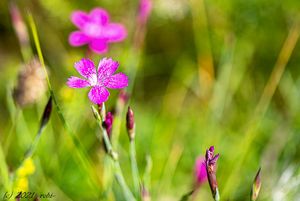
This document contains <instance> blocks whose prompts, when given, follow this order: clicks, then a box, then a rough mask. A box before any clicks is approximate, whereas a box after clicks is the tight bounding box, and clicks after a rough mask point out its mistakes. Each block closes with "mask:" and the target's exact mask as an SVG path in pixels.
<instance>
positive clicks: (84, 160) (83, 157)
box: [28, 12, 98, 190]
mask: <svg viewBox="0 0 300 201" xmlns="http://www.w3.org/2000/svg"><path fill="white" fill-rule="evenodd" d="M28 21H29V25H30V28H31V32H32V35H33V39H34V43H35V47H36V50H37V53H38V57H39V60H40V62H41V65H42V67H43V69H44V72H45V75H46V80H47V83H48V90H49V92H50V95H51V96H52V98H53V102H54V105H55V108H56V111H57V114H58V117H59V119H60V121H61V122H62V124H63V127H64V128H65V130H66V131H67V134H68V135H69V137H70V138H71V140H72V143H73V145H74V146H75V156H76V157H77V159H78V160H79V161H80V164H81V165H82V166H83V168H84V169H85V170H86V172H88V173H89V174H91V173H92V172H93V171H92V163H91V162H90V160H89V159H88V156H87V154H86V152H85V151H84V149H83V148H82V145H81V143H80V141H79V139H78V138H77V137H76V136H75V135H74V134H73V132H72V131H71V129H70V127H69V126H68V124H67V122H66V120H65V117H64V115H63V113H62V111H61V109H60V106H59V104H58V101H57V99H56V95H55V93H54V91H53V90H52V86H51V82H50V79H49V75H48V72H47V69H46V66H45V61H44V57H43V54H42V50H41V46H40V42H39V37H38V33H37V28H36V25H35V22H34V19H33V17H32V15H31V13H30V12H29V13H28ZM89 178H90V181H91V183H92V185H94V188H95V189H97V190H98V185H97V184H95V183H97V182H96V181H95V180H94V178H96V176H95V174H93V175H90V177H89Z"/></svg>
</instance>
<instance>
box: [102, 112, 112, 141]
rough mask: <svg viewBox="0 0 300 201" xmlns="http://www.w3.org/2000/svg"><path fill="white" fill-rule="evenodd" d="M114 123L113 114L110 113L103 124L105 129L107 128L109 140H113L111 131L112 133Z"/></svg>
mask: <svg viewBox="0 0 300 201" xmlns="http://www.w3.org/2000/svg"><path fill="white" fill-rule="evenodd" d="M113 121H114V116H113V115H112V113H111V112H108V113H107V114H106V115H105V120H104V122H103V127H104V128H105V130H106V132H107V135H108V137H109V138H111V133H112V132H111V131H112V125H113Z"/></svg>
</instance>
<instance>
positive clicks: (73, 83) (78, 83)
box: [67, 76, 90, 88]
mask: <svg viewBox="0 0 300 201" xmlns="http://www.w3.org/2000/svg"><path fill="white" fill-rule="evenodd" d="M67 85H68V86H69V87H71V88H84V87H88V86H90V83H89V82H88V81H87V80H83V79H80V78H79V77H74V76H72V77H70V78H69V79H68V81H67Z"/></svg>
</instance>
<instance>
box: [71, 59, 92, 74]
mask: <svg viewBox="0 0 300 201" xmlns="http://www.w3.org/2000/svg"><path fill="white" fill-rule="evenodd" d="M74 67H75V68H76V70H77V71H78V73H80V75H82V76H83V77H85V78H91V77H92V75H95V74H97V72H96V68H95V65H94V63H93V62H92V61H91V60H89V59H85V58H83V59H81V60H80V61H78V62H76V63H75V65H74Z"/></svg>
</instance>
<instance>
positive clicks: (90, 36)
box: [69, 8, 127, 54]
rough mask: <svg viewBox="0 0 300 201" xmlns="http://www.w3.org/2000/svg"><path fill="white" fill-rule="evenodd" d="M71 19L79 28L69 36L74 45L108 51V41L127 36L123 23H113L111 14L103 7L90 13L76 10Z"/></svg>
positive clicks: (99, 51) (101, 51)
mask: <svg viewBox="0 0 300 201" xmlns="http://www.w3.org/2000/svg"><path fill="white" fill-rule="evenodd" d="M71 21H72V22H73V23H74V25H75V26H76V27H77V28H78V29H79V30H78V31H74V32H72V33H71V34H70V36H69V43H70V44H71V45H72V46H82V45H88V46H89V48H90V49H91V50H92V51H94V52H95V53H97V54H102V53H105V52H107V50H108V43H112V42H120V41H122V40H124V39H125V38H126V36H127V31H126V29H125V27H124V26H123V25H122V24H119V23H111V22H110V21H109V14H108V13H107V11H106V10H104V9H102V8H94V9H93V10H91V11H90V12H89V13H85V12H83V11H74V12H73V13H72V15H71Z"/></svg>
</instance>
